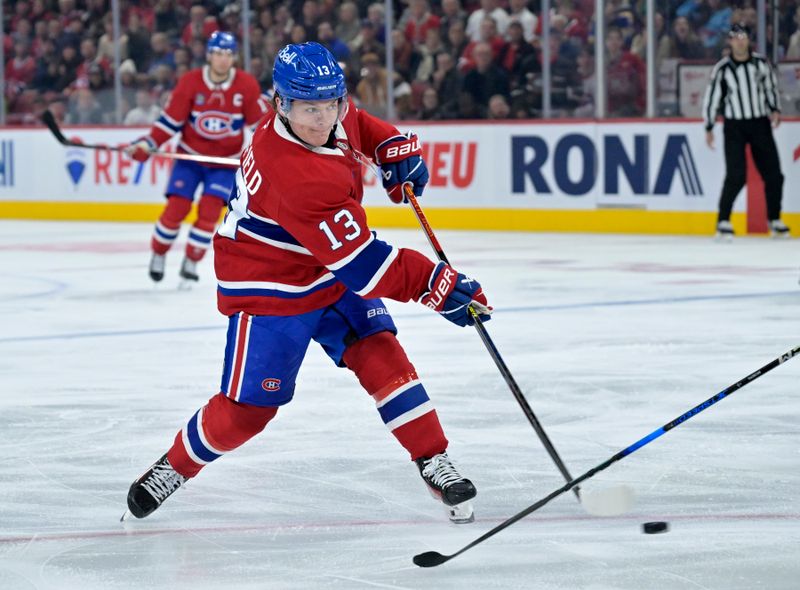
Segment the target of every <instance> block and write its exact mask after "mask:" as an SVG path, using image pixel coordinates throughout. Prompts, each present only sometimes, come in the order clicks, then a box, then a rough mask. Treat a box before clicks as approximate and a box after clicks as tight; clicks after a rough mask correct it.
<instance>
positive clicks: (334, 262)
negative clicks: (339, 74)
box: [214, 104, 434, 315]
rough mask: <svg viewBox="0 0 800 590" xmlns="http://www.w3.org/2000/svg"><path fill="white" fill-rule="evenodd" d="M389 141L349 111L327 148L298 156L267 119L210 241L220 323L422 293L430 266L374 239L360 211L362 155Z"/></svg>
mask: <svg viewBox="0 0 800 590" xmlns="http://www.w3.org/2000/svg"><path fill="white" fill-rule="evenodd" d="M396 135H399V133H398V131H397V129H395V128H394V127H393V126H391V125H389V124H387V123H384V122H382V121H380V120H378V119H376V118H374V117H372V116H371V115H369V114H367V113H366V112H364V111H360V110H358V109H356V107H355V106H354V105H352V104H350V106H349V109H348V112H347V113H346V114H345V116H344V117H343V118H342V121H341V123H340V124H339V125H338V126H337V128H336V133H335V142H334V144H335V145H334V146H333V147H316V148H311V147H308V146H307V145H305V144H303V143H302V142H300V141H298V140H297V139H296V138H295V137H294V136H292V135H291V134H290V133H289V131H288V130H287V128H286V126H285V125H284V124H283V123H282V122H281V120H280V118H278V117H275V116H274V115H272V116H269V117H267V118H266V119H265V120H264V121H262V123H261V124H260V125H259V128H258V129H257V130H256V132H255V134H254V136H253V141H252V143H251V144H250V145H249V146H248V147H247V149H246V150H245V152H244V153H243V154H242V157H241V166H240V168H239V169H238V170H237V172H236V187H237V190H236V194H235V196H234V198H233V199H232V200H231V203H230V205H229V207H230V209H229V211H228V214H227V216H226V218H225V221H224V222H223V224H222V225H221V226H220V228H219V230H218V232H217V235H216V236H215V237H214V264H215V267H216V273H217V280H218V288H217V300H218V305H219V310H220V311H221V312H222V313H223V314H225V315H231V314H234V313H237V312H239V311H244V312H246V313H249V314H253V315H296V314H301V313H306V312H309V311H313V310H315V309H320V308H322V307H325V306H327V305H330V304H331V303H334V302H335V301H336V300H337V299H338V298H339V297H341V295H342V294H343V293H344V291H345V289H346V288H349V289H350V290H352V291H354V292H355V293H357V294H358V295H361V296H362V297H367V298H373V297H388V298H391V299H396V300H398V301H408V300H410V299H416V298H418V297H419V296H420V295H421V294H422V292H423V291H425V290H427V284H428V281H429V279H430V275H431V272H432V271H433V267H434V263H433V262H431V261H430V260H429V259H428V258H426V257H425V256H423V255H422V254H420V253H419V252H416V251H414V250H408V249H404V248H395V247H393V246H391V245H390V244H387V243H386V242H384V241H382V240H380V239H378V237H377V236H376V234H375V233H374V232H372V231H370V229H369V226H368V225H367V216H366V213H365V211H364V209H363V207H362V206H361V199H362V196H363V185H362V180H361V175H362V163H361V162H362V158H363V156H362V154H367V155H368V156H369V157H370V158H373V157H374V154H375V149H376V148H377V147H378V145H379V144H380V143H382V142H383V141H385V140H386V139H389V138H391V137H393V136H396Z"/></svg>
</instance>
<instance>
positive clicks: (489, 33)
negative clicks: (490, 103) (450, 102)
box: [460, 16, 506, 100]
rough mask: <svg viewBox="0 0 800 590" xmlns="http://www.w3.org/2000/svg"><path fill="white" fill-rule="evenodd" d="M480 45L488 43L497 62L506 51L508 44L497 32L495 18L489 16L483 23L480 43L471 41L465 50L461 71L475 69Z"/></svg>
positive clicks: (493, 58)
mask: <svg viewBox="0 0 800 590" xmlns="http://www.w3.org/2000/svg"><path fill="white" fill-rule="evenodd" d="M479 43H486V44H487V45H488V46H489V47H490V48H491V50H492V60H494V61H497V58H498V57H499V56H500V53H501V52H502V51H503V50H504V49H505V46H506V42H505V41H504V40H503V38H502V37H501V36H500V35H499V34H498V32H497V23H496V22H495V20H494V18H492V17H491V16H487V17H486V18H484V19H483V20H482V21H481V27H480V41H470V43H469V45H467V46H466V47H465V48H464V53H463V54H462V56H461V57H463V58H464V60H463V61H462V64H463V65H462V66H460V67H461V71H462V72H466V71H468V70H471V69H472V68H473V67H475V61H474V59H473V55H474V50H475V47H476V46H477V45H478V44H479ZM487 100H488V99H487Z"/></svg>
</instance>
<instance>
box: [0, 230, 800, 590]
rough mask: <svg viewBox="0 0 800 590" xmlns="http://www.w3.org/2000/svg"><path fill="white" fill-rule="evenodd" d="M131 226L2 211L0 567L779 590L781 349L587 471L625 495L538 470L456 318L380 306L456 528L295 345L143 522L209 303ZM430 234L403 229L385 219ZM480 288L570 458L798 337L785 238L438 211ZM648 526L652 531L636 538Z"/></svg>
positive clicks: (334, 376) (794, 527)
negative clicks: (421, 409) (505, 225)
mask: <svg viewBox="0 0 800 590" xmlns="http://www.w3.org/2000/svg"><path fill="white" fill-rule="evenodd" d="M149 234H150V227H149V226H148V225H145V224H102V223H96V224H79V223H40V222H8V221H6V222H1V223H0V276H2V279H0V317H1V318H2V319H1V320H0V326H1V327H0V387H1V388H0V588H2V589H3V590H28V589H32V588H36V589H42V590H43V589H54V590H73V589H75V590H91V589H104V590H112V589H122V588H125V589H127V588H130V589H137V590H142V589H149V588H169V589H173V590H180V589H187V590H188V589H192V590H203V589H207V588H214V589H217V588H225V589H231V590H238V589H264V588H269V589H272V588H297V589H310V588H314V589H316V588H343V589H362V588H364V589H366V588H403V589H407V588H426V589H427V588H433V589H437V588H461V589H485V588H503V589H507V588H526V589H527V588H536V589H564V590H574V589H584V588H585V589H606V588H615V589H631V590H642V589H649V588H658V589H664V588H669V589H671V588H676V589H677V588H680V589H684V588H690V589H694V588H708V589H711V588H714V589H726V590H730V589H742V590H745V589H746V590H751V589H754V588H764V589H769V590H781V589H796V588H798V587H800V582H798V580H800V509H798V502H800V428H798V422H800V387H798V383H800V380H799V379H798V378H799V377H800V360H796V361H791V362H789V363H787V364H786V365H782V366H780V367H778V368H776V369H775V370H774V371H772V372H771V373H768V374H766V375H764V376H762V377H760V378H759V379H757V380H756V381H755V382H753V383H752V384H751V385H748V386H747V387H745V388H743V389H742V390H740V391H738V392H737V393H735V394H734V395H732V396H731V398H730V399H725V400H723V401H721V402H720V403H719V404H717V405H714V406H712V407H711V408H709V409H707V410H705V411H704V412H702V413H700V414H698V415H697V416H695V417H694V418H692V419H691V420H690V421H688V422H686V423H685V424H684V425H682V426H680V427H679V428H676V429H674V430H672V431H670V432H668V433H667V434H665V435H664V436H662V437H661V438H659V439H657V440H655V441H654V442H652V443H650V444H649V445H647V446H645V447H643V448H642V449H640V450H639V451H637V452H635V453H634V454H632V455H630V456H628V457H627V458H625V459H623V460H622V461H621V462H619V463H616V464H614V465H612V466H611V467H610V468H608V469H607V470H606V471H604V472H602V473H600V474H599V475H597V476H595V477H594V478H592V479H591V480H589V481H588V482H587V483H586V484H585V486H584V487H585V489H586V490H589V489H591V488H592V487H596V488H603V487H604V486H615V485H626V486H630V487H632V488H633V489H635V491H636V504H635V507H634V508H633V510H632V511H631V512H629V513H627V514H625V515H623V516H617V517H608V518H596V517H592V516H589V515H588V514H587V513H586V512H585V511H584V510H582V508H581V506H580V505H579V504H578V503H577V502H576V500H575V498H574V497H573V496H572V495H571V494H570V493H566V494H563V495H562V496H560V497H559V498H557V499H556V500H554V501H553V502H551V503H550V504H548V505H547V506H545V507H543V508H542V509H540V510H538V511H536V512H535V513H534V514H532V515H530V516H529V517H527V518H525V519H524V520H522V521H520V522H518V523H517V524H515V525H513V526H511V527H510V528H508V529H506V530H504V531H502V532H501V533H499V534H498V535H496V536H495V537H493V538H491V539H489V540H487V541H485V542H484V543H482V544H480V545H478V546H477V547H475V548H473V549H471V550H469V551H467V552H466V553H464V554H462V555H461V556H459V557H457V558H456V559H454V560H452V561H450V562H448V563H446V564H444V565H442V566H440V567H438V568H434V569H420V568H417V567H415V566H414V565H413V564H412V562H411V558H412V556H413V555H415V554H417V553H421V552H423V551H431V550H433V551H439V552H441V553H445V554H449V553H453V552H454V551H456V550H458V549H459V548H460V547H462V546H463V545H465V544H466V543H468V542H470V541H472V540H473V539H475V538H476V537H478V536H479V535H481V534H483V533H484V532H486V531H487V530H489V529H491V528H492V527H494V526H496V525H497V524H499V523H500V522H502V521H503V520H504V519H505V518H507V517H509V516H511V515H513V514H515V513H517V512H518V511H520V510H522V509H524V508H525V507H527V506H529V505H530V504H532V503H534V502H535V501H536V500H538V499H539V498H541V497H543V496H545V495H547V494H548V493H550V492H551V491H553V490H555V489H556V488H558V487H560V486H561V485H562V484H563V483H564V480H563V479H562V477H561V475H560V474H559V473H558V471H557V470H556V468H555V467H554V465H553V464H552V462H551V460H550V458H549V457H548V455H547V454H546V453H545V451H544V450H543V447H542V445H541V444H540V442H539V441H538V439H537V437H536V435H535V433H534V431H533V429H532V428H531V426H530V424H529V423H528V422H527V420H526V418H525V416H524V415H523V413H522V412H521V410H520V409H519V407H518V406H517V403H516V402H515V400H514V398H513V396H512V394H511V392H510V390H509V388H508V387H507V385H506V384H505V382H504V381H503V379H502V378H501V376H500V374H499V372H498V371H497V369H496V367H495V366H494V364H493V362H492V360H491V358H490V356H489V354H488V353H487V351H486V349H485V348H484V347H483V345H482V343H481V342H480V340H479V338H478V335H477V334H476V333H475V331H474V330H472V329H459V328H457V327H455V326H452V325H450V324H449V323H447V322H446V321H444V320H443V319H441V318H439V317H437V316H436V315H435V314H433V313H432V312H428V310H426V309H423V308H421V307H420V306H418V305H416V304H390V308H391V310H392V312H393V314H394V317H395V320H396V322H397V324H398V327H399V329H400V338H401V341H402V342H403V343H404V345H405V347H406V349H407V350H408V352H409V355H410V357H411V359H412V361H413V362H414V363H415V365H416V366H417V368H418V371H419V373H420V375H421V376H422V378H423V379H424V383H425V384H426V387H427V390H428V392H429V393H430V395H431V397H432V399H433V400H434V402H435V404H436V407H437V408H438V411H439V414H440V417H441V419H442V422H443V423H444V426H445V429H446V432H447V434H448V436H449V438H450V441H451V444H450V454H451V456H452V457H453V458H454V459H455V461H456V462H457V464H458V465H459V466H460V468H461V470H462V471H463V473H464V474H466V475H468V476H469V477H470V478H471V479H472V480H473V481H474V482H475V483H476V485H477V487H478V490H479V495H478V497H477V498H476V501H475V508H476V515H477V520H476V522H475V523H474V524H471V525H462V526H455V525H451V524H450V523H449V522H448V521H447V520H446V517H445V514H444V511H443V509H442V507H441V506H439V505H437V504H436V503H435V502H434V501H433V500H432V499H431V498H430V497H429V495H428V494H427V492H426V490H425V489H424V487H423V484H422V482H421V480H420V478H419V476H418V474H417V471H416V468H415V467H414V465H413V464H411V463H410V462H409V461H408V457H407V456H406V454H405V452H404V451H403V450H402V449H401V448H400V447H399V445H398V444H397V443H396V442H395V441H394V439H393V438H392V437H391V436H390V435H389V433H388V432H386V430H385V427H384V426H383V424H382V423H381V422H380V420H379V418H378V416H377V414H376V412H375V410H374V408H373V404H372V401H371V399H370V398H369V397H368V396H367V395H366V394H364V393H363V392H362V391H361V390H360V388H359V386H358V384H357V382H356V380H355V378H354V377H353V376H352V375H351V374H350V373H349V372H348V371H346V370H342V369H336V368H335V367H333V366H332V364H331V363H330V361H329V360H328V359H327V357H325V356H324V355H323V354H322V352H321V351H320V350H318V349H316V348H312V350H311V351H310V353H309V355H308V357H307V361H306V364H305V366H304V369H303V371H302V372H301V375H300V381H299V384H298V391H297V394H296V397H295V400H294V402H292V403H291V404H290V405H289V406H287V407H285V408H284V409H282V410H281V411H280V413H279V414H278V418H277V419H276V420H275V421H274V422H273V423H272V424H270V425H269V426H268V428H267V430H266V431H265V432H264V433H262V434H261V435H260V436H258V437H257V438H256V439H254V440H253V441H251V442H250V443H249V444H247V445H246V446H244V447H243V448H241V449H239V450H237V451H236V452H234V453H232V454H231V455H228V456H227V457H225V458H223V459H221V460H220V461H217V462H216V463H214V464H213V465H211V466H209V467H208V468H207V469H206V470H204V472H202V473H201V474H200V476H199V477H197V479H195V480H192V481H190V482H189V484H187V485H186V486H185V488H184V489H181V490H179V491H178V492H177V493H176V494H175V495H174V496H173V497H172V498H170V499H169V500H168V501H167V502H166V503H165V504H164V505H163V506H162V507H161V508H160V509H159V510H158V511H157V512H156V513H154V514H153V515H152V516H150V517H149V518H147V519H145V520H142V521H134V522H131V523H128V524H126V525H124V526H123V525H121V524H120V523H119V517H120V516H121V514H122V513H123V510H124V508H125V496H126V493H127V489H128V486H129V485H130V483H131V481H133V479H135V478H136V477H137V476H138V475H139V474H140V473H141V472H142V471H143V470H144V469H145V468H147V467H148V465H149V464H150V463H151V462H152V461H154V460H155V459H157V458H158V457H160V456H161V454H162V453H163V452H164V451H165V450H166V449H167V448H168V447H169V445H170V443H171V441H172V437H173V436H174V434H175V433H176V432H177V430H178V429H179V428H180V427H181V426H182V425H183V423H184V422H185V421H186V420H187V419H188V418H189V417H190V416H191V415H192V414H193V413H194V411H195V410H196V409H197V408H198V407H199V406H201V405H203V404H204V403H205V402H206V400H207V399H208V398H209V397H210V396H211V395H213V394H214V393H216V391H217V388H218V384H219V378H220V367H221V362H222V352H223V347H224V336H225V325H226V322H225V319H224V318H223V317H222V316H220V315H219V314H218V313H217V311H216V307H215V298H214V297H215V285H214V280H213V270H212V264H211V261H210V260H205V261H203V263H202V265H201V267H200V270H201V274H202V282H201V283H200V284H199V285H198V286H197V287H195V288H194V289H192V290H190V291H181V290H178V289H177V285H178V278H177V269H178V264H179V262H180V258H181V251H182V244H180V245H178V246H176V248H175V249H174V250H173V252H172V253H171V254H170V256H169V258H168V267H167V270H168V275H167V277H166V278H165V280H164V282H163V284H161V285H158V286H157V287H155V288H154V287H153V286H152V285H151V284H150V282H149V279H148V277H147V271H146V265H147V261H148V258H149V254H148V240H149ZM380 235H381V236H382V237H383V238H384V239H387V240H389V241H391V242H393V243H395V244H398V245H407V246H413V247H416V248H418V249H420V250H422V251H424V252H428V246H427V243H426V242H425V240H424V238H423V236H422V234H421V232H420V231H411V230H409V231H382V232H380ZM439 238H440V241H441V242H442V245H443V247H444V248H445V250H446V252H447V254H448V255H449V257H450V259H451V261H452V262H453V264H454V265H455V266H456V267H458V268H460V269H463V270H464V271H465V272H467V273H469V274H471V275H473V276H474V277H476V278H478V279H479V280H480V281H481V282H482V283H483V285H484V287H485V290H486V291H487V293H488V294H489V297H490V299H491V302H492V303H493V304H494V306H495V307H496V309H497V312H496V314H495V316H494V319H493V320H492V321H491V322H490V323H488V324H487V329H488V331H489V333H490V334H491V336H492V338H493V339H494V341H495V343H496V345H497V347H498V349H499V350H500V353H501V354H502V356H503V358H504V359H505V361H506V363H507V364H508V366H509V367H510V369H511V372H512V373H513V375H514V377H515V378H516V380H517V381H518V382H519V385H520V387H521V389H522V390H523V391H524V393H525V395H526V396H527V399H528V401H529V403H530V405H531V406H532V408H533V410H534V412H535V413H536V415H537V417H538V418H539V420H540V421H541V423H542V425H543V426H544V428H545V429H546V431H547V433H548V434H549V435H550V438H551V439H552V441H553V443H554V444H555V446H556V448H557V449H558V451H559V453H560V454H561V456H562V458H563V459H564V461H565V463H566V464H567V466H568V467H569V469H570V471H571V472H572V474H573V475H579V474H581V473H584V472H585V471H587V470H589V469H591V468H592V467H594V466H595V465H597V464H599V463H601V462H602V461H604V460H605V459H606V458H608V457H610V456H611V455H612V454H614V453H615V452H616V451H618V450H620V449H622V448H624V447H627V446H628V445H630V444H632V443H633V442H634V441H636V440H638V439H640V438H641V437H643V436H645V435H647V434H648V433H650V432H652V431H653V430H655V429H657V428H658V427H660V426H661V425H662V424H664V423H666V422H668V421H670V420H672V419H673V418H675V417H677V416H679V415H680V414H682V413H684V412H685V411H687V410H688V409H690V408H692V407H693V406H695V405H697V404H699V403H700V402H702V401H703V400H705V399H707V398H709V397H711V396H712V395H713V394H715V393H717V392H718V391H720V390H722V389H724V388H725V387H727V386H728V385H730V384H732V383H735V382H737V381H739V380H740V379H742V378H744V377H746V376H747V375H749V374H750V373H751V372H753V371H754V370H756V369H758V368H759V367H761V366H762V365H764V364H766V363H767V362H769V361H770V360H772V359H774V358H776V357H777V356H779V355H780V354H782V353H784V352H786V351H788V350H790V349H792V348H793V347H795V346H797V345H798V340H800V329H798V328H800V319H799V318H800V313H798V312H799V311H800V290H799V289H798V277H799V276H800V268H799V265H798V263H799V262H800V259H799V258H798V256H797V253H798V247H797V242H796V241H774V240H769V239H763V238H742V239H738V240H736V241H735V242H733V243H731V244H719V243H715V242H713V241H712V240H711V239H710V238H695V237H652V236H647V237H643V236H611V235H574V234H551V235H546V234H518V233H468V232H444V231H442V232H439ZM653 520H665V521H668V522H669V523H670V527H671V528H670V532H668V533H666V534H661V535H644V534H643V533H642V532H641V524H642V523H644V522H647V521H653Z"/></svg>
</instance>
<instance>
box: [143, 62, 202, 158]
mask: <svg viewBox="0 0 800 590" xmlns="http://www.w3.org/2000/svg"><path fill="white" fill-rule="evenodd" d="M190 85H191V81H190V76H183V77H182V78H181V79H180V80H179V81H178V85H177V86H175V89H174V90H173V91H172V95H171V96H170V98H169V101H168V102H167V106H166V107H164V110H163V111H162V112H161V116H159V118H158V119H157V120H156V122H155V123H153V126H152V127H151V129H150V136H149V139H151V140H152V142H151V143H152V144H155V145H153V147H154V148H156V147H158V146H160V145H161V144H163V143H164V142H166V141H168V140H169V139H170V138H171V137H172V136H173V135H175V134H177V133H179V132H180V131H181V129H183V125H184V123H186V119H187V118H188V116H189V113H190V112H191V110H192V103H193V98H192V92H191V88H190Z"/></svg>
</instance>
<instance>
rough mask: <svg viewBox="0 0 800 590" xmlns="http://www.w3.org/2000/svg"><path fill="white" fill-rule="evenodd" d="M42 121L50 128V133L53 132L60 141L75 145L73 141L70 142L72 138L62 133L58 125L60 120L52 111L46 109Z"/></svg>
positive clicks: (63, 143)
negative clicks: (57, 119)
mask: <svg viewBox="0 0 800 590" xmlns="http://www.w3.org/2000/svg"><path fill="white" fill-rule="evenodd" d="M42 123H44V124H45V125H46V126H47V128H48V129H49V130H50V133H52V134H53V137H55V138H56V141H58V143H60V144H62V145H73V144H72V142H70V140H68V139H67V138H66V137H64V134H63V133H61V129H59V127H58V121H56V118H55V116H53V113H52V111H45V112H44V113H42Z"/></svg>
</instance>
